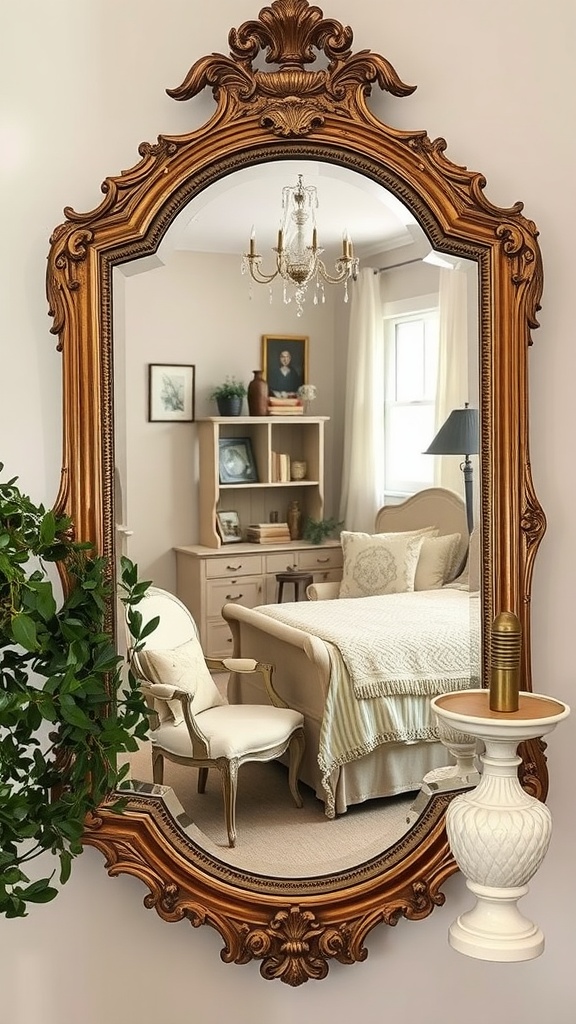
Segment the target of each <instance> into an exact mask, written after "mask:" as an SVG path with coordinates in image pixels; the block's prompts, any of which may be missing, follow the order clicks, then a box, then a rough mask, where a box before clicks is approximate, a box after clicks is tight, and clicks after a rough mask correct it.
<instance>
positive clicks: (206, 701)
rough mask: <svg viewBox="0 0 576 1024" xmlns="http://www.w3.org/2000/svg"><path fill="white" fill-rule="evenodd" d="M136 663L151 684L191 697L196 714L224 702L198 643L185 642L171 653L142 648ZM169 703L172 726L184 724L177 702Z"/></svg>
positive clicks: (180, 707)
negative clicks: (171, 688) (173, 724)
mask: <svg viewBox="0 0 576 1024" xmlns="http://www.w3.org/2000/svg"><path fill="white" fill-rule="evenodd" d="M138 661H139V663H140V667H141V669H142V672H143V673H144V675H145V676H146V678H147V679H148V680H149V681H150V682H151V683H166V684H167V685H169V686H177V687H178V689H179V690H187V692H188V693H191V694H193V696H194V700H193V701H192V710H193V712H194V714H196V715H198V714H200V712H201V711H207V710H208V708H215V707H218V705H220V704H225V703H226V701H225V700H224V698H223V697H222V695H221V694H220V691H219V690H218V687H217V686H216V683H215V682H214V680H213V679H212V676H211V675H210V672H209V671H208V668H207V665H206V662H205V660H204V652H203V650H202V648H201V646H200V642H199V641H198V640H188V641H187V643H185V644H181V645H180V647H174V648H173V649H171V650H170V649H168V650H164V651H156V650H154V648H150V647H148V648H145V650H143V651H139V652H138ZM169 704H170V710H171V711H172V715H173V717H174V721H175V724H176V725H179V724H180V723H181V722H183V721H184V718H183V715H182V705H181V704H180V701H178V700H176V701H170V702H169Z"/></svg>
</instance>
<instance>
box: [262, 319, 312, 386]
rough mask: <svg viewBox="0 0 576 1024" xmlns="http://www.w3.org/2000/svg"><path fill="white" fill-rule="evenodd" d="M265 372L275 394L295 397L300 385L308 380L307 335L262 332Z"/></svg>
mask: <svg viewBox="0 0 576 1024" xmlns="http://www.w3.org/2000/svg"><path fill="white" fill-rule="evenodd" d="M262 375H263V376H264V377H265V378H266V380H267V382H268V390H269V392H270V394H271V395H272V396H273V397H275V398H286V397H291V398H293V397H296V396H297V394H298V388H299V387H300V386H301V385H302V384H307V383H308V337H307V336H305V335H303V334H264V335H262Z"/></svg>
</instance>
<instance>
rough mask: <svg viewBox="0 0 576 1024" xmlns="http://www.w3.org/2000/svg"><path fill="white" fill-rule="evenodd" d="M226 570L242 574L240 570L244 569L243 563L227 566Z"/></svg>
mask: <svg viewBox="0 0 576 1024" xmlns="http://www.w3.org/2000/svg"><path fill="white" fill-rule="evenodd" d="M226 568H227V569H229V570H230V572H240V569H241V568H242V562H240V565H227V566H226Z"/></svg>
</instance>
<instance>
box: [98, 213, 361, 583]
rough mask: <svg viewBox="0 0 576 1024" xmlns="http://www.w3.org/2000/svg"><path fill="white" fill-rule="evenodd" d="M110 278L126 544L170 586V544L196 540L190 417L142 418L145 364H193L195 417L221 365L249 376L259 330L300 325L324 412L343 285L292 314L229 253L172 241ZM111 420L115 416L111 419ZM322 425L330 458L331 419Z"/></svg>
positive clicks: (210, 408)
mask: <svg viewBox="0 0 576 1024" xmlns="http://www.w3.org/2000/svg"><path fill="white" fill-rule="evenodd" d="M247 216H248V217H249V214H248V213H247ZM120 288H121V289H123V303H122V306H123V307H124V310H125V316H124V323H122V324H120V325H119V327H120V329H119V330H118V331H116V333H115V338H117V337H121V336H122V337H123V341H124V342H125V349H126V354H125V368H126V370H125V375H126V386H125V387H122V386H120V387H118V389H117V402H116V404H117V406H118V407H119V408H120V410H121V412H124V415H125V439H126V454H127V457H126V460H125V461H126V470H125V476H126V481H127V483H126V486H125V488H124V493H125V514H124V519H125V522H126V525H127V526H128V527H129V529H130V530H131V531H133V533H132V536H131V537H130V539H129V542H128V554H129V555H130V557H131V558H133V559H134V561H136V562H137V563H138V565H139V566H140V569H141V572H142V573H143V574H144V575H145V576H146V578H147V579H148V578H152V579H153V580H154V582H155V583H156V584H157V585H158V586H162V587H167V588H168V589H174V587H175V585H176V573H175V557H174V553H173V551H172V548H173V547H174V546H175V545H179V544H196V543H198V507H197V506H198V499H197V483H198V462H197V460H198V444H197V430H198V428H197V426H196V424H195V423H149V422H148V414H147V401H148V398H147V388H148V378H147V374H148V364H149V363H163V362H164V363H192V364H193V365H195V367H196V418H197V419H198V418H201V417H203V416H216V415H217V408H216V405H215V403H214V402H212V401H210V394H211V391H212V389H213V387H214V386H215V385H216V384H219V383H221V382H222V381H223V380H224V379H225V377H226V376H227V375H230V376H234V377H236V380H239V381H243V382H244V383H245V384H246V385H247V384H248V383H249V381H250V380H251V378H252V371H253V370H254V369H258V368H259V367H260V366H261V365H262V364H261V352H262V343H261V336H262V335H263V334H280V335H284V334H285V335H291V334H296V335H304V336H307V337H308V339H309V341H308V353H309V358H308V364H309V365H308V371H309V380H310V381H312V382H313V383H315V384H317V386H318V397H317V399H316V400H315V402H314V408H313V413H314V415H318V416H332V413H333V408H334V399H333V395H334V370H335V364H334V360H333V359H332V358H331V353H332V349H333V341H334V323H335V319H337V318H339V317H340V318H341V317H342V315H343V309H345V308H346V307H345V306H344V305H343V290H342V289H338V290H337V292H336V290H334V291H331V290H330V289H327V291H328V294H327V296H326V303H325V304H323V305H320V306H314V305H313V304H312V303H311V302H308V303H305V306H304V312H303V314H302V316H301V317H297V316H296V312H295V307H294V305H293V304H291V305H288V306H287V305H285V304H284V303H283V301H282V292H281V289H278V290H276V291H275V292H274V297H273V301H272V303H270V298H269V290H268V288H267V287H261V286H259V285H254V286H253V287H252V289H251V291H250V288H249V285H248V281H247V279H246V277H244V276H242V275H241V273H240V259H239V257H234V256H224V255H217V254H204V255H202V256H198V254H196V253H192V252H182V251H180V252H172V253H171V254H170V255H169V256H167V258H166V262H165V263H164V264H163V265H161V266H156V267H155V268H154V269H151V270H146V272H145V273H142V274H140V275H138V274H137V275H134V274H131V275H130V276H128V277H123V278H121V277H120V276H119V274H118V271H117V276H116V284H115V296H116V293H117V291H118V290H120ZM250 294H251V297H250ZM120 319H121V318H120V317H116V320H117V321H119V320H120ZM121 362H123V360H121ZM244 412H245V413H246V412H247V404H246V402H245V403H244ZM121 421H122V416H119V417H118V418H117V425H120V424H121ZM326 435H327V446H328V452H327V457H328V459H330V454H331V450H332V437H333V431H332V423H331V422H329V423H328V424H327V430H326ZM331 483H332V481H330V484H331ZM331 494H332V488H331V487H329V488H328V490H327V515H332V514H333V512H334V508H333V506H331V504H330V502H331Z"/></svg>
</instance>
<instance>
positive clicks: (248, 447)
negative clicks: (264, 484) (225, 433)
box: [218, 437, 258, 484]
mask: <svg viewBox="0 0 576 1024" xmlns="http://www.w3.org/2000/svg"><path fill="white" fill-rule="evenodd" d="M218 445H219V452H218V456H219V458H218V468H219V474H220V483H221V484H257V483H258V473H257V472H256V463H255V462H254V453H253V451H252V442H251V440H250V438H249V437H221V438H220V439H219V441H218Z"/></svg>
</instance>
